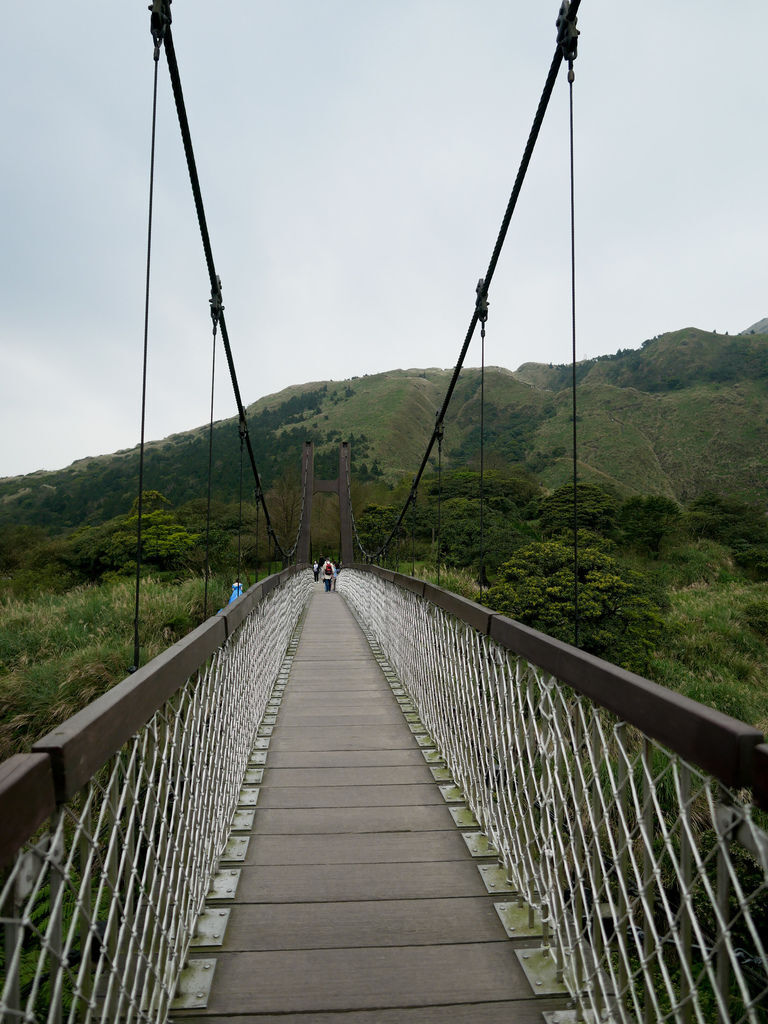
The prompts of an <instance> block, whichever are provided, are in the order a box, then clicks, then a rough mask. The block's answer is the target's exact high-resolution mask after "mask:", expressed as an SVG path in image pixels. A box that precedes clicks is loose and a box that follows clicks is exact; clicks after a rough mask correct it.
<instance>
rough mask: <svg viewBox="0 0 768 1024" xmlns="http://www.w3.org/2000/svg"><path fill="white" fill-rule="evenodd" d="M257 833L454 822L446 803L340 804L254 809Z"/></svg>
mask: <svg viewBox="0 0 768 1024" xmlns="http://www.w3.org/2000/svg"><path fill="white" fill-rule="evenodd" d="M254 824H255V827H256V830H257V832H258V833H259V834H260V835H321V834H323V833H325V834H328V835H332V834H333V833H336V832H432V831H441V832H442V831H443V830H444V829H446V828H450V827H451V826H452V825H453V818H452V817H451V815H450V812H449V811H448V808H447V806H446V805H443V806H442V807H439V806H437V805H434V806H431V807H376V808H370V807H341V808H338V807H337V808H333V807H331V808H307V809H304V810H278V809H274V810H270V809H269V808H265V809H263V810H260V809H259V808H258V807H257V809H256V817H255V819H254Z"/></svg>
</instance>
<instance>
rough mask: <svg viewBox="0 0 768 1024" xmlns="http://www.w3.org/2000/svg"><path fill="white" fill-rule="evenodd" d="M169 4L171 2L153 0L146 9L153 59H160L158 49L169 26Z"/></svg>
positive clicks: (167, 0) (168, 0) (169, 0)
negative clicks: (152, 44)
mask: <svg viewBox="0 0 768 1024" xmlns="http://www.w3.org/2000/svg"><path fill="white" fill-rule="evenodd" d="M171 3H172V0H153V2H152V3H151V4H150V5H149V7H147V10H148V11H149V12H150V19H149V31H150V32H151V34H152V39H153V40H154V43H155V52H154V59H155V60H156V61H157V60H159V59H160V47H161V45H162V43H163V40H164V39H165V33H166V31H167V30H168V29H169V28H170V26H171V20H172V19H171Z"/></svg>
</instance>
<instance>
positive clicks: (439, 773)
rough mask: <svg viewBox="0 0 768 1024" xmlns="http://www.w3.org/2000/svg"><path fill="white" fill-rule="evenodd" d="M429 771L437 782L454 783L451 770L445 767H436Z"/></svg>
mask: <svg viewBox="0 0 768 1024" xmlns="http://www.w3.org/2000/svg"><path fill="white" fill-rule="evenodd" d="M429 770H430V771H431V772H432V778H433V779H434V780H435V782H453V776H452V775H451V769H450V768H446V767H445V765H436V766H434V767H432V768H430V769H429Z"/></svg>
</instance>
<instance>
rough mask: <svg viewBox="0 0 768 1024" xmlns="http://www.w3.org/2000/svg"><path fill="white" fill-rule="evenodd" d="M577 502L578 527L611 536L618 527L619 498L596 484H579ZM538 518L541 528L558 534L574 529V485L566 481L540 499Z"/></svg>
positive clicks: (552, 534)
mask: <svg viewBox="0 0 768 1024" xmlns="http://www.w3.org/2000/svg"><path fill="white" fill-rule="evenodd" d="M576 505H577V515H578V521H579V530H591V531H592V532H593V533H599V534H602V536H604V537H610V536H611V535H612V534H613V533H614V531H615V529H616V516H617V513H618V502H617V500H616V499H615V498H614V497H613V495H611V494H609V493H608V492H607V491H604V490H603V489H602V487H597V486H596V485H595V484H577V486H576ZM539 520H540V525H541V529H542V532H543V533H544V534H545V535H546V536H548V537H557V536H558V535H560V534H563V533H570V532H572V531H573V487H572V486H571V485H570V484H565V485H564V486H563V487H558V488H557V490H556V491H554V492H553V493H552V494H549V495H547V497H546V498H542V499H541V501H540V502H539Z"/></svg>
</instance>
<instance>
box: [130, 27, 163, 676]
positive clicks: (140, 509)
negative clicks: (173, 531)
mask: <svg viewBox="0 0 768 1024" xmlns="http://www.w3.org/2000/svg"><path fill="white" fill-rule="evenodd" d="M161 29H162V24H161V23H160V22H159V21H158V22H156V21H154V20H153V23H152V35H153V38H154V40H155V51H154V62H155V73H154V85H153V90H152V143H151V146H150V159H149V213H148V217H147V273H146V284H145V289H144V357H143V362H142V371H141V440H140V442H139V497H138V502H137V510H136V511H137V527H136V591H135V601H134V609H133V665H132V669H133V671H135V670H136V669H137V668H138V667H139V657H140V651H139V595H140V592H141V525H142V516H143V513H144V430H145V425H146V414H147V353H148V339H149V278H150V265H151V256H152V200H153V196H154V191H155V135H156V128H157V69H158V63H159V60H160V42H161V40H162V32H161Z"/></svg>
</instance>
